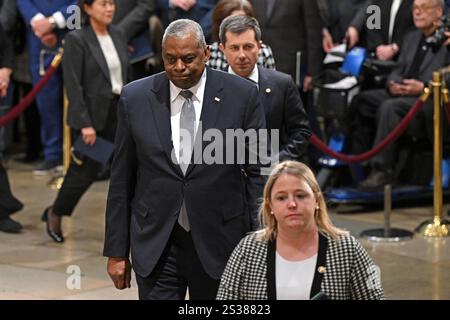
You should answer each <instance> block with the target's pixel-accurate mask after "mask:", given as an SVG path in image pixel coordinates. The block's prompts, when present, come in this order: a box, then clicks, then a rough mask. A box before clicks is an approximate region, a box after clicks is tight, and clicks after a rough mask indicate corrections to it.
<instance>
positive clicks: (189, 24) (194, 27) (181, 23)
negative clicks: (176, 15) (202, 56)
mask: <svg viewBox="0 0 450 320" xmlns="http://www.w3.org/2000/svg"><path fill="white" fill-rule="evenodd" d="M190 33H192V34H193V35H194V37H195V39H196V40H197V43H198V47H199V48H202V49H206V41H205V35H204V34H203V30H202V27H200V25H199V24H198V23H197V22H195V21H193V20H189V19H178V20H175V21H173V22H172V23H170V24H169V25H168V26H167V28H166V30H165V31H164V35H163V38H162V47H163V48H164V43H166V40H167V38H184V37H187V36H188V35H189V34H190Z"/></svg>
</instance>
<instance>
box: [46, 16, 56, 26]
mask: <svg viewBox="0 0 450 320" xmlns="http://www.w3.org/2000/svg"><path fill="white" fill-rule="evenodd" d="M48 22H49V23H50V24H51V26H52V29H56V27H57V24H56V20H55V18H54V17H53V16H50V17H48Z"/></svg>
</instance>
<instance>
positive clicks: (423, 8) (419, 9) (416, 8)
mask: <svg viewBox="0 0 450 320" xmlns="http://www.w3.org/2000/svg"><path fill="white" fill-rule="evenodd" d="M436 7H437V6H436V5H423V6H412V12H416V11H417V12H419V13H423V12H425V11H427V10H430V9H433V8H436Z"/></svg>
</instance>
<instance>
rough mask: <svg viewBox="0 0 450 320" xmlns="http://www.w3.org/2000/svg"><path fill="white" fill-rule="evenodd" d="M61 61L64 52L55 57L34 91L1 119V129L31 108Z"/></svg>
mask: <svg viewBox="0 0 450 320" xmlns="http://www.w3.org/2000/svg"><path fill="white" fill-rule="evenodd" d="M61 59H62V51H61V50H60V51H59V53H58V54H57V55H56V56H55V58H53V61H52V63H51V65H50V67H49V68H48V69H47V72H46V73H45V75H44V76H42V78H41V79H40V80H39V81H38V83H37V84H36V85H35V86H34V88H33V90H31V91H30V92H29V93H28V94H27V95H26V96H25V97H24V98H23V99H22V100H21V101H20V102H19V103H18V104H17V105H16V106H14V107H13V108H12V109H11V110H9V111H8V113H7V114H5V115H4V116H2V117H0V128H1V127H3V126H5V125H6V124H8V123H9V122H11V121H12V120H14V119H15V118H17V117H18V116H19V115H20V114H21V113H22V112H24V111H25V110H26V109H27V108H28V107H29V105H30V104H31V102H33V100H34V98H36V95H37V94H38V93H39V92H40V91H41V90H42V88H44V86H45V85H46V84H47V82H48V81H49V80H50V78H51V77H52V76H53V74H54V73H55V72H56V70H57V69H58V67H59V65H60V64H61Z"/></svg>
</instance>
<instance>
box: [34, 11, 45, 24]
mask: <svg viewBox="0 0 450 320" xmlns="http://www.w3.org/2000/svg"><path fill="white" fill-rule="evenodd" d="M41 19H45V16H44V15H43V14H42V13H40V12H39V13H38V14H36V15H35V16H34V17H33V18H31V20H30V24H33V22H35V21H36V20H41Z"/></svg>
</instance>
